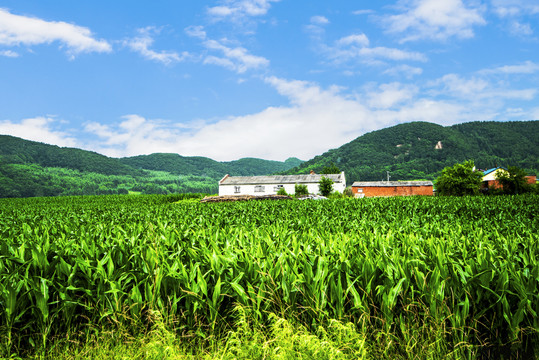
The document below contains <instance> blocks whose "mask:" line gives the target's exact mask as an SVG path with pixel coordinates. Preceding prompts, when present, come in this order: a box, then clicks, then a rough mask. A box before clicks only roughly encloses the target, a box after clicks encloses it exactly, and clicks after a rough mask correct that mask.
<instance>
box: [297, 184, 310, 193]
mask: <svg viewBox="0 0 539 360" xmlns="http://www.w3.org/2000/svg"><path fill="white" fill-rule="evenodd" d="M294 191H295V193H296V196H302V195H309V190H308V189H307V185H304V184H296V185H295V186H294Z"/></svg>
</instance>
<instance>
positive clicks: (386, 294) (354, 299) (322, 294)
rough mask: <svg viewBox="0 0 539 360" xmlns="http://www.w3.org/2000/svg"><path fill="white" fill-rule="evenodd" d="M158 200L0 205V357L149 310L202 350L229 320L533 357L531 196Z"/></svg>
mask: <svg viewBox="0 0 539 360" xmlns="http://www.w3.org/2000/svg"><path fill="white" fill-rule="evenodd" d="M172 199H173V198H171V197H167V196H144V195H141V196H101V197H98V196H95V197H64V198H31V199H0V339H1V341H0V357H1V356H7V355H9V354H12V353H13V352H18V351H26V350H29V349H30V350H31V349H39V348H43V347H47V346H49V345H50V344H51V342H53V341H54V339H56V338H61V337H62V336H65V334H75V333H81V332H82V333H84V332H89V331H90V332H91V331H92V329H96V328H97V327H101V326H104V327H107V326H117V324H123V325H124V326H126V327H133V328H134V329H135V328H136V327H137V326H144V324H145V323H146V322H147V321H148V318H149V316H150V314H155V313H159V314H160V316H162V317H163V318H164V319H167V326H169V327H171V328H173V329H174V331H175V332H176V333H178V334H182V336H186V337H189V338H190V339H195V340H196V339H199V340H201V341H203V340H204V339H207V338H208V337H212V336H214V337H218V336H222V335H223V334H226V332H227V331H229V330H231V329H233V328H234V326H235V309H237V308H238V307H241V308H242V309H244V310H245V311H247V312H248V314H249V317H251V318H252V320H253V321H256V322H257V323H259V324H267V323H268V322H269V321H270V319H271V317H272V316H274V315H277V316H279V317H280V318H285V319H291V320H293V321H294V322H296V323H299V324H302V326H305V327H306V328H307V329H312V330H313V331H315V330H316V329H317V327H319V326H326V325H327V324H331V322H332V321H335V320H338V321H341V322H343V323H346V324H353V327H354V329H355V331H357V332H360V333H363V334H364V335H365V337H364V338H365V339H366V340H365V341H367V342H371V343H376V342H380V343H383V342H384V341H385V343H384V344H385V345H383V344H382V345H381V346H386V347H388V346H393V351H394V352H396V353H397V354H398V353H404V352H405V351H409V350H410V349H412V351H413V349H415V350H417V349H419V346H420V344H422V343H423V347H422V349H423V350H422V351H427V350H428V351H433V353H444V352H445V353H447V354H453V356H454V357H456V358H461V357H468V358H471V357H474V356H475V355H477V354H483V355H484V354H487V355H484V356H485V357H488V356H490V355H488V354H491V355H497V356H501V357H503V356H506V357H507V358H510V357H521V358H525V357H527V356H530V354H535V356H537V355H536V354H537V351H538V343H539V318H538V316H537V313H538V312H539V266H538V259H539V244H538V240H539V235H538V229H539V220H538V219H539V216H537V214H538V210H539V208H538V204H539V196H537V195H530V196H514V197H508V196H504V197H463V198H451V197H444V198H438V197H407V198H378V199H376V198H373V199H361V200H358V199H341V200H328V201H257V202H245V203H205V204H202V203H198V202H196V201H180V202H172V201H171V200H172ZM388 339H389V340H388ZM390 343H392V344H393V345H390ZM425 344H426V345H425ZM442 347H443V348H442ZM425 349H427V350H425ZM429 349H430V350H429ZM474 354H475V355H474Z"/></svg>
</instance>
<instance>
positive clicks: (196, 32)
mask: <svg viewBox="0 0 539 360" xmlns="http://www.w3.org/2000/svg"><path fill="white" fill-rule="evenodd" d="M185 33H186V34H187V35H189V36H191V37H194V38H198V39H201V40H204V39H206V31H204V26H189V27H187V28H185Z"/></svg>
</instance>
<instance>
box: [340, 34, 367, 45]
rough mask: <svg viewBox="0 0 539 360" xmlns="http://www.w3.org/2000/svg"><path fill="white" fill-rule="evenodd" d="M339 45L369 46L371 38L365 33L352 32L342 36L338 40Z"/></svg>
mask: <svg viewBox="0 0 539 360" xmlns="http://www.w3.org/2000/svg"><path fill="white" fill-rule="evenodd" d="M337 45H339V46H348V45H357V46H362V47H365V46H369V38H368V37H367V35H365V34H352V35H348V36H345V37H343V38H340V39H339V40H337Z"/></svg>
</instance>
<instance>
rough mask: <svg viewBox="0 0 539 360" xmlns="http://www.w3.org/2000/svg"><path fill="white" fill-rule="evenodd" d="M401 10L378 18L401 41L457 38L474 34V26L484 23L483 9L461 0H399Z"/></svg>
mask: <svg viewBox="0 0 539 360" xmlns="http://www.w3.org/2000/svg"><path fill="white" fill-rule="evenodd" d="M399 4H400V7H399V9H400V10H401V13H399V14H397V15H388V16H386V17H383V18H382V22H383V24H384V25H385V26H386V28H387V31H388V32H389V33H392V34H396V35H397V36H399V37H401V42H407V41H417V40H425V39H429V40H442V41H443V40H446V39H448V38H451V37H457V38H461V39H466V38H471V37H473V36H474V31H473V29H474V27H475V26H480V25H485V24H486V21H485V19H484V18H483V15H482V13H483V11H484V10H483V8H482V7H481V6H480V5H475V6H474V5H473V2H472V3H470V2H468V5H465V4H464V3H463V1H462V0H402V1H400V3H399Z"/></svg>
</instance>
